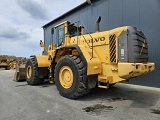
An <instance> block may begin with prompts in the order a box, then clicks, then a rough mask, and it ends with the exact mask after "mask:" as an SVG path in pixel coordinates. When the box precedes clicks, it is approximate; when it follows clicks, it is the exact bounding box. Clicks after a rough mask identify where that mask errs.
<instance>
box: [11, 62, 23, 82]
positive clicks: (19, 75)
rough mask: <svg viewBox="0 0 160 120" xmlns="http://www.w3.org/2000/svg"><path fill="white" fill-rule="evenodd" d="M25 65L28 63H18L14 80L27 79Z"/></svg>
mask: <svg viewBox="0 0 160 120" xmlns="http://www.w3.org/2000/svg"><path fill="white" fill-rule="evenodd" d="M25 65H26V64H18V63H17V64H16V71H15V73H14V79H13V80H14V81H16V82H19V81H25Z"/></svg>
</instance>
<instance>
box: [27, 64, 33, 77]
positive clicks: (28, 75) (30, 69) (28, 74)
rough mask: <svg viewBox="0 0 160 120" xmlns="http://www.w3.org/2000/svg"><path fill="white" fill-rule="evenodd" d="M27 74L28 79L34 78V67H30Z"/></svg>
mask: <svg viewBox="0 0 160 120" xmlns="http://www.w3.org/2000/svg"><path fill="white" fill-rule="evenodd" d="M26 72H27V78H28V79H30V78H31V76H32V67H31V66H28V67H27V71H26Z"/></svg>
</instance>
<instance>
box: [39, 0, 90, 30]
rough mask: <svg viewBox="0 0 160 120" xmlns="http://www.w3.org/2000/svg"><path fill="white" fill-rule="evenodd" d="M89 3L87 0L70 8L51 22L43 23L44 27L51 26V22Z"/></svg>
mask: <svg viewBox="0 0 160 120" xmlns="http://www.w3.org/2000/svg"><path fill="white" fill-rule="evenodd" d="M87 4H88V3H87V1H85V2H84V3H82V4H80V5H78V6H77V7H75V8H73V9H71V10H69V11H68V12H66V13H64V14H62V15H61V16H59V17H57V18H55V19H54V20H52V21H50V22H49V23H47V24H45V25H43V26H42V28H45V27H47V26H49V25H50V24H52V23H53V22H55V21H57V20H58V19H60V18H63V17H64V16H65V15H67V14H70V13H72V12H73V11H75V10H77V9H79V8H81V7H82V6H84V5H87Z"/></svg>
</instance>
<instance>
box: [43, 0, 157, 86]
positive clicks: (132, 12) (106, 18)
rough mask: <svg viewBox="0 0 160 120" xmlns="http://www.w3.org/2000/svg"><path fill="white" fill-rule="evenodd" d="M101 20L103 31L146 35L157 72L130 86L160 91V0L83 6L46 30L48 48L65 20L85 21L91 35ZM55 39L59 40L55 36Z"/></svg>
mask: <svg viewBox="0 0 160 120" xmlns="http://www.w3.org/2000/svg"><path fill="white" fill-rule="evenodd" d="M98 16H101V17H102V21H101V23H100V29H101V31H103V30H109V29H112V28H115V27H118V26H124V25H130V26H135V27H137V28H138V30H141V31H143V32H144V33H145V35H146V37H147V39H148V47H149V60H150V61H153V62H155V64H156V69H155V71H154V72H152V73H150V74H147V75H144V76H141V77H137V78H135V79H131V80H130V83H133V84H140V85H145V86H154V87H160V76H159V74H160V62H159V61H160V0H94V1H93V4H92V5H87V4H86V5H84V6H81V7H79V8H77V9H76V10H74V11H72V12H70V13H68V14H66V15H64V16H62V17H60V19H58V20H56V21H55V22H53V23H52V24H51V25H49V26H45V27H44V39H45V44H46V45H47V46H48V45H49V44H50V39H51V32H50V31H51V28H52V27H54V26H55V25H56V24H58V23H60V22H62V21H64V20H69V21H72V22H76V21H82V22H83V23H84V24H85V27H87V29H88V30H89V31H90V32H94V31H95V21H96V19H97V18H98ZM53 38H54V39H56V37H55V35H53Z"/></svg>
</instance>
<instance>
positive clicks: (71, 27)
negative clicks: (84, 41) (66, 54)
mask: <svg viewBox="0 0 160 120" xmlns="http://www.w3.org/2000/svg"><path fill="white" fill-rule="evenodd" d="M68 32H69V35H70V36H76V35H81V29H80V28H78V27H76V26H74V25H69V26H68Z"/></svg>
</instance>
